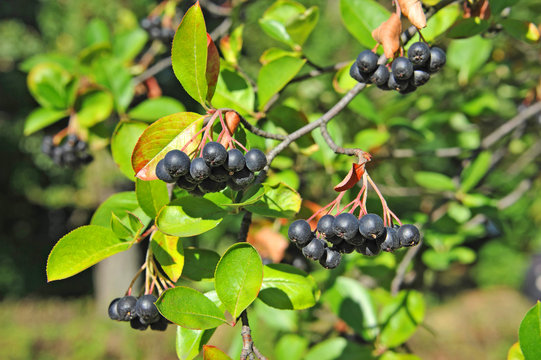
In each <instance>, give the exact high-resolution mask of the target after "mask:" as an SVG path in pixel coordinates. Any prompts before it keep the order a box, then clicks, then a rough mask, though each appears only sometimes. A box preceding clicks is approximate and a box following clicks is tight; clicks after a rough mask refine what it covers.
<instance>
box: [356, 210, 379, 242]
mask: <svg viewBox="0 0 541 360" xmlns="http://www.w3.org/2000/svg"><path fill="white" fill-rule="evenodd" d="M384 231H385V227H384V226H383V219H382V218H381V217H380V216H379V215H377V214H366V215H365V216H363V217H362V218H361V219H360V220H359V232H360V233H361V235H362V236H363V237H364V238H366V239H369V240H370V239H372V240H373V239H377V238H379V237H380V236H381V235H383V232H384Z"/></svg>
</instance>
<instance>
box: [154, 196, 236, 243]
mask: <svg viewBox="0 0 541 360" xmlns="http://www.w3.org/2000/svg"><path fill="white" fill-rule="evenodd" d="M226 214H227V212H226V211H225V210H223V209H222V208H220V207H218V206H217V205H216V204H214V203H213V202H211V201H209V200H207V199H205V198H196V197H191V196H186V197H182V198H179V199H176V200H174V201H173V202H171V203H170V204H169V205H167V206H165V207H164V208H162V209H161V211H160V212H159V213H158V216H157V217H156V225H157V226H158V228H159V229H160V230H161V231H162V232H164V233H166V234H168V235H174V236H180V237H188V236H195V235H199V234H202V233H204V232H207V231H209V230H211V229H214V228H215V227H216V226H218V224H219V223H220V222H222V220H223V217H224V216H225V215H226Z"/></svg>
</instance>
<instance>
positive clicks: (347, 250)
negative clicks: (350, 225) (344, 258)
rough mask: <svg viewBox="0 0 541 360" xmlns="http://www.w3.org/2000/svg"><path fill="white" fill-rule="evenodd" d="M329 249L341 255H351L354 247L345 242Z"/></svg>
mask: <svg viewBox="0 0 541 360" xmlns="http://www.w3.org/2000/svg"><path fill="white" fill-rule="evenodd" d="M331 249H333V250H336V251H338V252H340V253H342V254H351V253H352V252H353V251H354V250H355V246H353V245H351V244H350V243H348V242H347V241H342V242H341V243H340V244H338V245H334V246H333V247H332V248H331Z"/></svg>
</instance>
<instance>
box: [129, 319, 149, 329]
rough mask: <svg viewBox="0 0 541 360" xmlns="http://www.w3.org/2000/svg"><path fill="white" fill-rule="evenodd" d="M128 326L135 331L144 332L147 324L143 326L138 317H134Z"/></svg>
mask: <svg viewBox="0 0 541 360" xmlns="http://www.w3.org/2000/svg"><path fill="white" fill-rule="evenodd" d="M130 326H131V327H132V329H135V330H146V329H147V327H148V324H144V323H143V322H142V321H141V319H140V318H139V317H137V316H136V317H134V318H133V319H131V320H130Z"/></svg>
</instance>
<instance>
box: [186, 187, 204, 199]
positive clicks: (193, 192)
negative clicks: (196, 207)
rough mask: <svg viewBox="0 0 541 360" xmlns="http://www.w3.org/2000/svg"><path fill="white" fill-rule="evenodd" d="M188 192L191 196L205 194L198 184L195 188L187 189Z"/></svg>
mask: <svg viewBox="0 0 541 360" xmlns="http://www.w3.org/2000/svg"><path fill="white" fill-rule="evenodd" d="M188 194H190V195H192V196H197V197H201V196H203V195H205V193H204V192H203V191H201V188H200V187H199V186H196V187H195V189H193V190H188Z"/></svg>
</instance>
